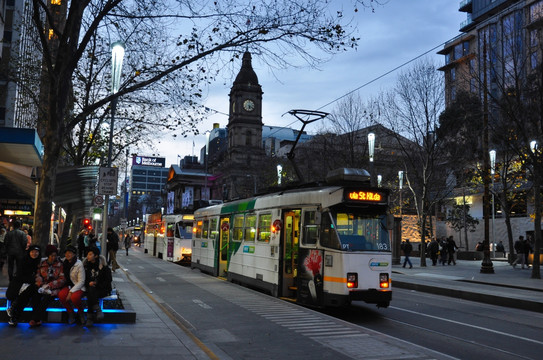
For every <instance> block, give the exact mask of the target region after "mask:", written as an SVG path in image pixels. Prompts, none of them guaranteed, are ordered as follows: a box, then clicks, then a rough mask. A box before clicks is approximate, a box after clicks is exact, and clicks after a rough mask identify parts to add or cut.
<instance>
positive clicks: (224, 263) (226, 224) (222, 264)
mask: <svg viewBox="0 0 543 360" xmlns="http://www.w3.org/2000/svg"><path fill="white" fill-rule="evenodd" d="M229 235H230V218H228V217H224V218H221V222H220V232H219V241H218V258H219V259H218V260H219V266H218V269H219V273H218V274H217V275H218V276H226V272H227V270H228V240H229Z"/></svg>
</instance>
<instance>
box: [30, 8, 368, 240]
mask: <svg viewBox="0 0 543 360" xmlns="http://www.w3.org/2000/svg"><path fill="white" fill-rule="evenodd" d="M371 2H372V1H369V2H368V3H367V4H368V5H370V6H371ZM32 4H33V12H34V15H33V22H34V24H33V25H34V28H35V34H36V36H37V39H39V46H40V48H41V55H42V56H43V69H44V72H43V75H42V77H41V78H42V82H41V84H42V94H41V101H40V118H39V128H40V129H41V132H42V134H43V136H42V141H43V144H44V160H43V171H42V177H41V181H40V190H39V194H38V204H37V210H36V215H35V233H36V236H35V239H36V242H38V243H41V244H42V245H44V244H46V243H47V241H48V235H47V234H48V233H49V227H50V222H49V218H50V203H51V200H52V198H53V195H54V188H55V178H56V171H57V166H58V164H59V161H60V159H61V155H62V152H61V150H62V146H63V144H64V140H65V138H66V135H67V134H69V133H71V132H72V130H73V129H75V128H76V126H78V124H80V123H81V122H82V121H83V120H84V119H87V118H88V117H89V116H90V115H91V114H93V113H94V112H95V111H97V110H98V109H102V108H104V107H105V106H106V105H107V104H109V103H110V102H111V101H112V100H113V99H115V98H118V97H123V98H124V97H125V96H128V94H131V93H135V92H136V91H138V92H140V93H141V92H146V91H150V90H151V89H152V88H161V89H162V93H163V95H164V97H161V98H160V99H166V98H168V97H171V98H176V99H180V98H181V99H185V102H184V103H183V104H182V105H181V106H187V105H190V106H191V108H192V109H195V108H197V105H198V103H197V100H198V99H200V98H201V97H202V96H203V93H204V91H203V90H204V89H203V87H204V85H205V84H206V83H208V82H209V81H212V79H213V78H214V76H215V75H216V74H217V73H218V72H219V71H221V70H222V69H224V68H228V67H229V66H231V65H232V64H233V63H232V60H233V59H234V58H236V57H237V56H239V54H240V52H241V51H243V50H245V49H246V48H249V49H250V50H251V51H252V52H254V53H258V54H259V56H260V58H261V59H262V61H266V62H267V63H268V64H269V65H270V66H281V67H286V66H289V65H291V64H292V62H295V61H297V60H299V59H300V58H301V59H303V60H304V61H305V62H306V63H308V64H309V65H314V64H316V63H318V62H319V61H320V58H319V57H317V56H315V55H314V54H315V52H314V51H313V50H318V51H321V52H324V53H333V52H335V51H339V50H343V49H347V48H351V47H354V46H356V42H357V39H356V38H354V37H353V36H352V35H351V31H350V29H349V27H348V25H347V27H345V24H349V21H350V19H349V18H348V16H345V13H344V12H343V11H338V12H335V11H333V9H332V7H331V5H330V4H329V3H328V1H305V0H298V1H294V2H293V1H286V0H285V1H264V0H263V1H258V2H251V3H246V2H242V1H221V2H212V1H210V2H207V1H204V2H202V1H198V2H196V1H189V0H178V1H169V2H163V1H149V0H146V1H142V0H105V1H103V0H78V1H63V2H62V3H61V5H55V4H51V3H50V2H49V1H45V0H33V1H32ZM357 4H363V2H361V1H355V2H353V7H352V9H353V11H356V10H358V9H357V7H356V6H357ZM59 15H60V16H59ZM44 29H45V31H44ZM96 33H98V34H99V35H100V38H101V39H102V43H101V46H97V47H93V46H91V44H92V41H93V39H95V36H94V34H96ZM115 40H123V41H124V42H126V43H127V44H128V46H127V56H126V61H125V64H124V70H123V74H124V76H123V84H122V85H121V87H120V90H119V91H118V92H117V93H115V94H110V93H109V92H108V90H107V89H106V88H104V89H103V90H102V91H101V92H100V94H99V96H97V98H96V100H93V101H89V102H88V103H85V102H80V104H81V107H80V108H77V107H75V106H73V104H74V101H73V100H74V96H78V94H77V93H76V92H75V91H74V76H75V75H76V74H77V73H78V71H79V70H78V69H80V65H81V63H82V61H83V59H85V58H86V57H96V58H98V59H101V61H99V64H100V65H99V66H98V67H99V68H102V69H105V68H106V66H107V65H106V64H108V62H109V59H110V57H109V51H106V50H107V46H106V45H109V43H112V42H113V41H115ZM159 44H161V45H163V46H160V45H159ZM102 74H103V75H102V77H101V79H102V80H103V83H107V82H108V80H109V77H108V75H107V74H106V73H105V72H103V73H102ZM97 79H100V77H97ZM174 83H177V86H173V85H172V84H174ZM44 89H45V90H46V91H44ZM160 99H157V100H160ZM158 102H159V101H158ZM131 105H134V104H131ZM169 110H170V111H172V113H171V114H170V116H171V117H172V118H173V121H174V122H177V123H178V124H180V125H186V124H191V123H193V122H194V121H195V120H196V118H197V116H196V115H194V113H193V112H192V111H187V112H185V113H184V114H188V115H187V117H184V116H179V117H178V116H177V115H176V114H175V111H174V110H172V109H169ZM104 111H106V110H104ZM132 111H134V112H136V111H137V109H135V108H134V110H132Z"/></svg>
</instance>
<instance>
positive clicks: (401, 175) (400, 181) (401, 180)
mask: <svg viewBox="0 0 543 360" xmlns="http://www.w3.org/2000/svg"><path fill="white" fill-rule="evenodd" d="M398 181H399V185H400V186H399V187H400V218H401V217H402V188H403V171H401V170H400V171H398Z"/></svg>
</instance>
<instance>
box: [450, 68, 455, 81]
mask: <svg viewBox="0 0 543 360" xmlns="http://www.w3.org/2000/svg"><path fill="white" fill-rule="evenodd" d="M450 77H451V81H455V80H456V69H455V68H452V69H451V73H450Z"/></svg>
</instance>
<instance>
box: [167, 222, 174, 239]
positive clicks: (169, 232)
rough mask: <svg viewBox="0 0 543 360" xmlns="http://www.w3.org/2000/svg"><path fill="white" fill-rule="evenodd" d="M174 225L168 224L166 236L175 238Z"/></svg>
mask: <svg viewBox="0 0 543 360" xmlns="http://www.w3.org/2000/svg"><path fill="white" fill-rule="evenodd" d="M174 231H175V230H174V224H168V228H167V229H166V236H167V237H173V235H174V234H173V233H174Z"/></svg>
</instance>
